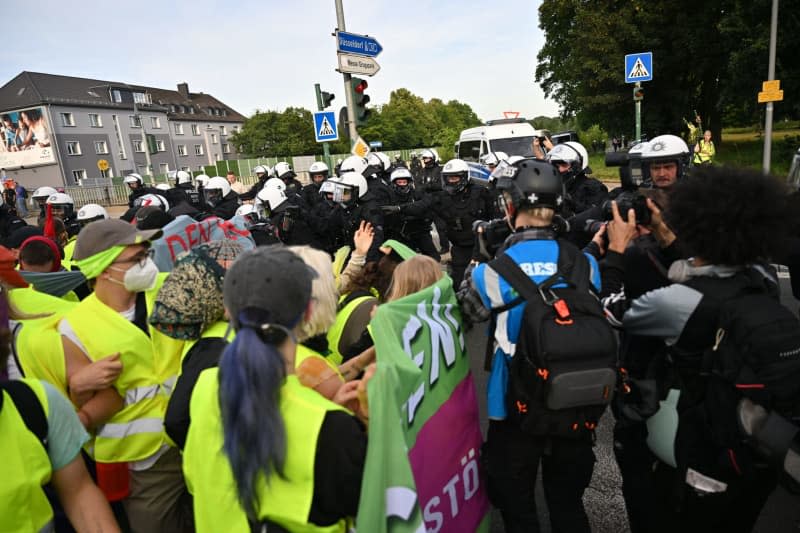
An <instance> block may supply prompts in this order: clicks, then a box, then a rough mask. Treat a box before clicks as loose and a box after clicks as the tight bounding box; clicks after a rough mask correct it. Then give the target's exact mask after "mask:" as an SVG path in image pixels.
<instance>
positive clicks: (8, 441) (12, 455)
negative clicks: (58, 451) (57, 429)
mask: <svg viewBox="0 0 800 533" xmlns="http://www.w3.org/2000/svg"><path fill="white" fill-rule="evenodd" d="M24 381H25V383H26V384H27V385H29V386H30V387H31V389H32V390H33V392H34V393H35V394H36V397H37V399H38V400H39V402H40V403H41V404H42V408H44V413H45V416H47V414H48V412H49V405H48V403H47V395H46V393H45V390H44V386H42V384H41V383H39V382H38V381H36V380H32V379H26V380H24ZM2 394H3V407H2V409H1V410H0V438H1V439H2V442H3V446H2V450H3V481H2V483H0V531H3V532H4V533H6V532H8V533H15V532H20V533H23V532H24V533H28V532H31V531H43V530H45V531H47V530H49V528H51V527H52V520H53V509H52V508H51V507H50V503H49V502H48V501H47V496H45V494H44V490H42V487H43V486H44V485H46V484H47V483H48V482H49V481H50V474H51V473H52V466H51V464H50V458H49V457H48V455H47V450H45V449H44V447H43V446H42V443H41V442H40V441H39V439H38V438H37V437H36V435H34V434H33V433H31V431H30V430H28V428H27V426H26V425H25V421H24V420H23V419H22V416H21V415H20V412H19V410H18V409H17V407H16V406H15V405H14V402H13V401H12V400H11V396H9V394H8V393H7V392H5V391H4V392H3V393H2Z"/></svg>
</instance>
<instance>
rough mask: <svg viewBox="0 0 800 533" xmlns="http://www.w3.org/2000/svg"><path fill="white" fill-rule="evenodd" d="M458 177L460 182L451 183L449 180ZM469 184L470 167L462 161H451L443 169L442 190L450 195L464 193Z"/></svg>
mask: <svg viewBox="0 0 800 533" xmlns="http://www.w3.org/2000/svg"><path fill="white" fill-rule="evenodd" d="M451 176H457V177H458V181H450V180H449V179H448V178H450V177H451ZM467 183H469V165H468V164H467V162H466V161H464V160H462V159H451V160H450V161H448V162H447V163H446V164H445V165H444V167H443V168H442V189H444V190H445V191H446V192H447V193H449V194H456V193H459V192H461V191H463V190H464V189H465V188H466V187H467Z"/></svg>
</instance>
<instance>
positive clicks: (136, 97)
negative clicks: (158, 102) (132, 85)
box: [133, 93, 153, 104]
mask: <svg viewBox="0 0 800 533" xmlns="http://www.w3.org/2000/svg"><path fill="white" fill-rule="evenodd" d="M133 101H134V102H136V103H137V104H150V103H152V102H153V100H152V98H151V97H150V95H149V94H148V93H133Z"/></svg>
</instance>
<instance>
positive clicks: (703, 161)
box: [693, 130, 717, 165]
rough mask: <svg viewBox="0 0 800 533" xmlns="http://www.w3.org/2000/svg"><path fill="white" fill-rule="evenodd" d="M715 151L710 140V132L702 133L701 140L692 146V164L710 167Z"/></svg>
mask: <svg viewBox="0 0 800 533" xmlns="http://www.w3.org/2000/svg"><path fill="white" fill-rule="evenodd" d="M716 154H717V150H716V149H715V148H714V141H712V140H711V130H706V131H705V133H703V138H702V139H700V140H699V141H697V144H695V145H694V160H693V162H694V164H695V165H711V164H713V163H714V156H715V155H716Z"/></svg>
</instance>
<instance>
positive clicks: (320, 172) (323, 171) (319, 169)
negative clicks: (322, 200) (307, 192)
mask: <svg viewBox="0 0 800 533" xmlns="http://www.w3.org/2000/svg"><path fill="white" fill-rule="evenodd" d="M329 172H330V171H329V169H328V165H326V164H325V163H323V162H322V161H314V162H313V163H311V166H310V167H309V168H308V175H309V176H311V181H314V182H317V181H316V180H315V179H314V178H315V177H316V176H322V181H325V180H326V179H328V173H329ZM317 183H321V182H317Z"/></svg>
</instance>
